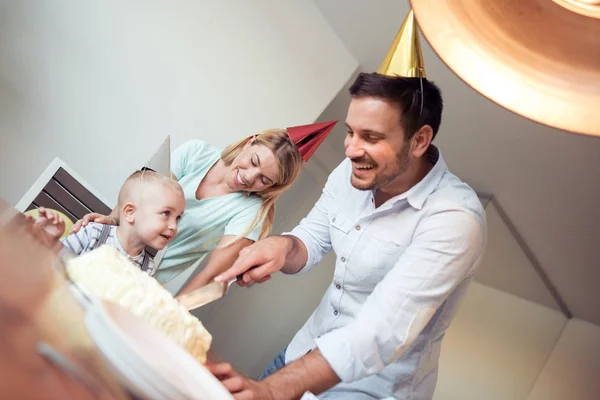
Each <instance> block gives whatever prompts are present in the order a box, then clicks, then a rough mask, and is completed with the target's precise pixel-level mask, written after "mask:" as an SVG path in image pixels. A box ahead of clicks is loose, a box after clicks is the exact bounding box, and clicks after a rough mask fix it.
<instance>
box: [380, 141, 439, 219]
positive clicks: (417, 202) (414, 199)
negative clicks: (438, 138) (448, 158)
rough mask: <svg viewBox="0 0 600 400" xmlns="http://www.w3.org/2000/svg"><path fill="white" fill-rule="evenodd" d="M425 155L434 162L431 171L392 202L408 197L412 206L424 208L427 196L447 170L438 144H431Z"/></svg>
mask: <svg viewBox="0 0 600 400" xmlns="http://www.w3.org/2000/svg"><path fill="white" fill-rule="evenodd" d="M425 156H426V157H427V159H428V160H429V162H431V163H432V164H433V168H432V169H431V171H429V172H428V173H427V175H425V177H424V178H423V179H421V181H420V182H419V183H417V184H416V185H415V186H413V187H412V188H410V189H409V190H407V191H406V192H404V193H401V194H399V195H397V196H396V197H394V198H392V200H391V202H392V203H395V202H396V201H399V200H402V199H406V200H407V201H408V203H409V204H410V205H411V206H412V207H414V208H416V209H418V210H420V209H421V208H423V204H425V200H427V197H429V195H430V194H431V193H433V191H434V190H435V188H436V187H437V185H438V183H439V182H440V180H441V179H442V176H444V173H445V172H446V170H447V168H446V163H445V162H444V159H443V158H442V153H441V152H440V151H439V149H438V148H437V147H436V146H434V145H430V146H429V148H428V149H427V152H426V153H425Z"/></svg>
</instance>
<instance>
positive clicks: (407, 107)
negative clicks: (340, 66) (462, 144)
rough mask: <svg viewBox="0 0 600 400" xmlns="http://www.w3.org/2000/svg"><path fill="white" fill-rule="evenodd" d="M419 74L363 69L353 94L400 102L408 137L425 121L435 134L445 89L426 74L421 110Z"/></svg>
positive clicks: (351, 93) (439, 122) (403, 123)
mask: <svg viewBox="0 0 600 400" xmlns="http://www.w3.org/2000/svg"><path fill="white" fill-rule="evenodd" d="M420 80H421V79H420V78H402V77H391V76H387V75H382V74H378V73H364V72H363V73H361V74H359V75H358V77H357V78H356V80H355V81H354V83H353V84H352V86H351V87H350V95H351V96H352V97H356V98H359V97H376V98H380V99H383V100H387V101H389V102H391V103H394V104H397V105H398V106H399V107H400V112H401V115H402V118H401V120H400V123H401V124H402V127H403V128H404V131H405V132H406V133H405V135H406V137H405V140H409V139H410V138H412V137H413V135H414V134H415V133H416V132H417V131H418V130H419V129H420V128H421V127H422V126H424V125H429V126H431V129H432V130H433V137H434V138H435V136H436V135H437V132H438V129H439V128H440V124H441V122H442V109H443V108H444V103H443V101H442V93H441V92H440V89H439V88H438V87H437V86H436V85H435V84H434V83H433V82H431V81H428V80H427V79H425V78H423V92H424V97H423V112H421V82H420Z"/></svg>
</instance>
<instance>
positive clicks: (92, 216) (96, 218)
mask: <svg viewBox="0 0 600 400" xmlns="http://www.w3.org/2000/svg"><path fill="white" fill-rule="evenodd" d="M90 222H97V223H99V224H104V225H117V221H116V220H115V219H114V218H112V217H109V216H107V215H102V214H99V213H89V214H85V215H84V216H83V218H82V219H80V220H78V221H77V222H75V224H74V225H73V227H72V228H71V231H70V232H69V233H77V232H79V230H80V229H81V228H82V227H84V226H86V225H87V224H89V223H90Z"/></svg>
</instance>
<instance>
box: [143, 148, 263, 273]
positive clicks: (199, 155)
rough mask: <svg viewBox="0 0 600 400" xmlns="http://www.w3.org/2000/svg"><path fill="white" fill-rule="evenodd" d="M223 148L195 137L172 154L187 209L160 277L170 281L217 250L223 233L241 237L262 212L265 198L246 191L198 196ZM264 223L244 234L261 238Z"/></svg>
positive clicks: (162, 263) (161, 263) (161, 269)
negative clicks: (199, 189) (261, 207)
mask: <svg viewBox="0 0 600 400" xmlns="http://www.w3.org/2000/svg"><path fill="white" fill-rule="evenodd" d="M220 157H221V151H220V150H219V149H217V148H216V147H214V146H212V145H210V144H208V143H205V142H203V141H201V140H192V141H189V142H186V143H184V144H183V145H181V146H180V147H179V148H177V149H176V150H175V151H174V152H173V154H172V155H171V169H172V171H173V174H175V176H176V177H177V178H178V180H179V184H180V185H181V187H182V188H183V192H184V194H185V211H184V213H183V217H182V218H181V221H179V229H178V232H177V236H175V238H174V239H173V241H172V242H171V243H169V246H168V248H167V250H166V252H165V255H164V256H163V259H162V260H161V261H160V264H159V266H158V270H157V271H156V275H155V277H156V279H158V281H159V282H161V283H166V282H168V281H170V280H171V279H173V278H175V277H176V276H177V275H179V274H180V273H182V272H183V271H184V270H186V269H187V268H189V267H190V266H191V265H192V264H193V263H194V262H195V261H197V260H198V259H199V258H201V257H204V256H205V255H207V254H208V253H209V252H210V251H211V250H213V249H214V248H215V247H216V246H217V243H218V242H219V240H221V238H222V236H223V235H233V236H239V235H241V234H243V233H244V232H245V231H246V229H247V228H248V227H249V226H250V224H251V223H252V221H253V220H254V217H255V216H256V215H257V214H258V212H259V209H260V205H261V203H262V199H261V198H260V197H258V196H256V195H251V196H248V195H247V194H246V193H243V192H235V193H230V194H227V195H223V196H218V197H211V198H207V199H202V200H198V199H196V189H198V185H199V184H200V182H201V181H202V179H203V178H204V177H205V176H206V173H207V172H208V170H209V169H210V168H211V167H212V166H213V165H215V163H216V162H217V161H219V159H220ZM261 227H262V225H258V226H257V227H256V228H255V229H253V230H252V231H251V232H250V233H248V234H246V235H244V236H245V237H246V238H248V239H251V240H257V239H258V237H259V235H260V230H261Z"/></svg>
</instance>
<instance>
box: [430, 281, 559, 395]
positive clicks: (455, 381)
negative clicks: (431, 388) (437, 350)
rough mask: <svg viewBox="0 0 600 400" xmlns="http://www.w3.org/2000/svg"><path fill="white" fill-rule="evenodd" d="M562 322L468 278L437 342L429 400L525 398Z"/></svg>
mask: <svg viewBox="0 0 600 400" xmlns="http://www.w3.org/2000/svg"><path fill="white" fill-rule="evenodd" d="M565 324H566V318H565V317H564V316H563V315H562V314H561V313H560V312H558V311H555V310H552V309H550V308H547V307H544V306H541V305H538V304H535V303H532V302H530V301H527V300H523V299H521V298H519V297H516V296H514V295H511V294H509V293H505V292H502V291H499V290H497V289H494V288H491V287H488V286H484V285H482V284H480V283H477V282H473V283H472V285H471V287H470V288H469V291H468V292H467V295H466V296H465V299H464V301H463V304H462V306H461V308H460V310H459V312H458V314H457V316H456V317H455V319H454V322H453V323H452V325H451V326H450V328H449V329H448V332H447V334H446V337H445V339H444V342H443V344H442V352H441V358H440V370H439V377H438V384H437V388H436V392H435V396H434V400H481V399H486V400H522V399H525V397H526V396H527V394H528V393H529V391H530V390H531V388H532V387H533V384H534V383H535V381H536V379H537V377H538V375H539V374H540V372H541V371H542V368H543V367H544V365H545V363H546V360H547V359H548V357H549V356H550V353H551V352H552V349H553V347H554V345H555V344H556V343H557V341H558V339H559V337H560V335H561V332H562V330H563V327H564V325H565Z"/></svg>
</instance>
